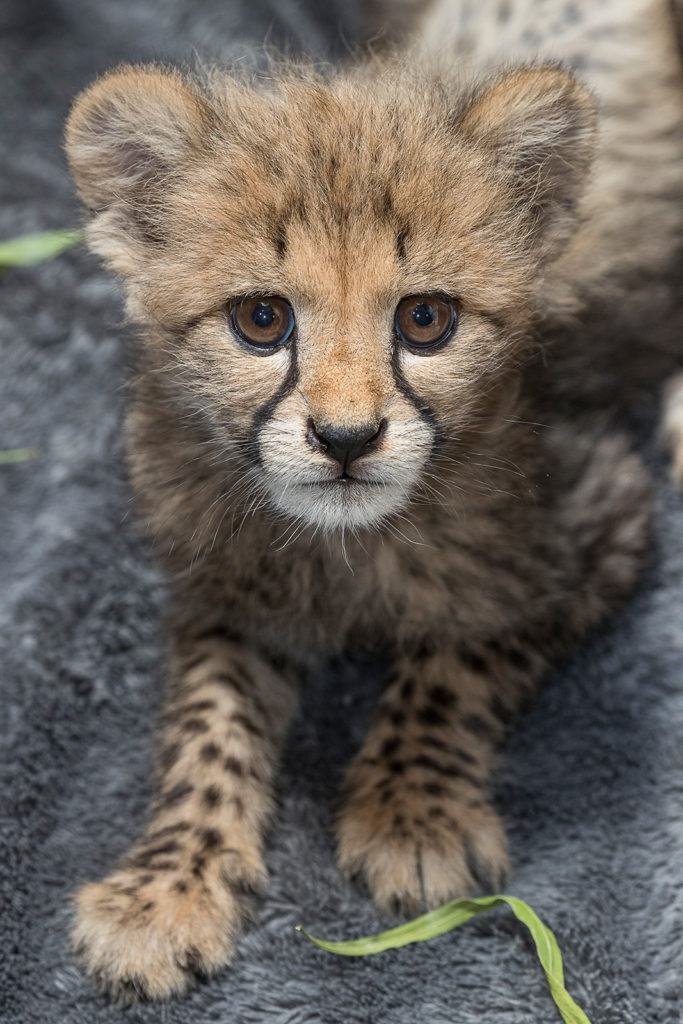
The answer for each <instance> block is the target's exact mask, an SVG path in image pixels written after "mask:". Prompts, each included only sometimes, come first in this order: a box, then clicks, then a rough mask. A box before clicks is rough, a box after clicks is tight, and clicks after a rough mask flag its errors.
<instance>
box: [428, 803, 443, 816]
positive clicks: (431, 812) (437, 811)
mask: <svg viewBox="0 0 683 1024" xmlns="http://www.w3.org/2000/svg"><path fill="white" fill-rule="evenodd" d="M427 817H428V818H445V817H446V812H445V811H444V809H443V807H439V805H438V804H435V805H434V806H433V807H428V808H427Z"/></svg>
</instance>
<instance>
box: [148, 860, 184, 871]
mask: <svg viewBox="0 0 683 1024" xmlns="http://www.w3.org/2000/svg"><path fill="white" fill-rule="evenodd" d="M150 867H151V868H153V870H154V871H177V870H178V861H176V860H155V861H154V864H151V865H150Z"/></svg>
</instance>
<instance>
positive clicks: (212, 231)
mask: <svg viewBox="0 0 683 1024" xmlns="http://www.w3.org/2000/svg"><path fill="white" fill-rule="evenodd" d="M593 135H594V106H593V102H592V100H591V97H590V96H589V95H588V94H587V92H586V91H585V90H584V89H583V88H582V87H581V86H580V85H578V84H577V83H576V81H575V80H574V79H573V78H572V77H571V76H570V75H568V74H566V73H565V72H563V71H562V70H560V69H558V68H556V67H552V66H541V67H529V68H522V69H517V70H513V71H511V72H509V73H507V74H504V75H503V76H502V77H499V78H498V79H495V80H493V81H488V82H486V83H484V84H481V85H479V86H473V85H472V84H471V83H470V85H469V86H468V88H467V89H463V88H462V87H461V86H460V85H457V84H455V83H454V82H452V81H450V80H449V77H448V74H447V73H444V74H439V75H434V74H431V73H426V72H420V71H419V70H413V71H408V70H407V69H406V68H405V67H398V66H396V67H389V66H384V67H379V68H378V67H374V66H372V65H371V66H369V67H365V68H360V69H356V70H355V71H352V72H340V73H338V74H337V75H336V76H332V77H328V78H325V79H323V78H320V77H318V76H317V75H316V74H314V73H313V72H307V71H304V72H301V71H297V72H293V71H288V70H287V69H286V68H285V69H284V70H283V71H282V72H281V73H278V74H275V75H274V77H273V78H272V79H271V80H269V81H268V82H267V83H266V84H265V85H260V86H258V87H255V86H254V85H249V84H247V83H245V82H241V81H239V80H237V79H235V78H234V77H233V76H230V75H228V74H223V73H214V74H213V75H211V76H209V78H208V79H207V80H205V81H203V82H199V81H198V80H195V79H192V78H189V77H185V76H181V75H180V74H179V73H176V72H168V71H165V70H161V69H156V68H132V67H131V68H123V69H119V70H117V71H115V72H113V73H111V74H109V75H107V76H105V77H104V78H102V79H100V80H99V81H98V82H97V83H96V84H95V85H94V86H93V87H92V88H90V89H89V90H87V91H86V92H85V93H84V94H83V95H81V96H80V97H79V98H78V100H77V101H76V104H75V106H74V108H73V111H72V114H71V117H70V120H69V124H68V129H67V151H68V155H69V159H70V162H71V166H72V169H73V172H74V175H75V178H76V181H77V183H78V186H79V189H80V192H81V195H82V197H83V199H84V201H85V203H86V205H87V207H88V209H89V211H90V214H91V217H90V223H89V230H88V237H89V242H90V245H91V247H92V248H93V249H94V250H95V251H97V252H98V253H100V254H101V255H102V256H103V257H104V258H105V260H106V261H107V262H108V263H109V265H110V266H111V267H112V268H113V269H114V270H115V271H116V272H118V273H119V274H120V275H121V276H122V277H123V279H124V281H125V285H126V292H127V298H128V309H129V313H130V315H131V317H132V318H133V319H134V320H136V321H138V322H140V323H142V324H143V325H145V326H146V328H147V329H146V331H145V339H144V342H143V343H144V344H145V345H146V346H147V347H148V349H149V351H150V352H153V353H156V356H155V358H156V365H157V366H162V365H163V366H165V367H166V369H167V370H168V373H167V375H166V378H165V379H166V386H167V388H168V391H169V395H168V398H169V410H171V409H175V410H177V414H178V415H187V416H188V418H189V417H190V414H191V416H192V417H195V418H196V420H197V421H200V422H201V423H202V425H203V429H204V431H205V433H206V434H207V435H208V437H209V438H210V439H211V445H212V446H213V447H212V450H211V459H212V462H213V465H214V466H216V465H222V466H223V468H224V471H225V473H226V476H228V477H231V478H234V477H237V478H238V479H239V480H244V481H246V482H248V483H250V484H252V485H255V487H256V488H257V490H258V491H259V493H260V495H261V497H262V499H265V500H266V501H267V502H268V503H269V505H270V507H271V508H272V509H273V510H274V511H276V512H280V513H284V514H286V515H288V516H291V517H298V518H299V519H301V520H302V521H304V522H305V523H307V524H310V525H312V526H316V527H319V528H320V529H322V530H325V531H333V530H337V529H340V528H341V529H343V528H351V529H355V528H359V527H365V526H374V525H377V524H378V523H380V522H381V521H382V520H384V519H385V518H387V517H390V516H391V515H392V514H394V513H397V512H399V511H400V509H401V508H402V507H403V506H405V505H406V504H407V503H409V502H410V501H412V500H414V499H415V498H416V497H417V496H418V495H420V494H422V496H423V497H424V496H425V494H427V493H428V490H429V488H430V486H431V484H430V481H432V482H433V480H434V478H435V477H438V478H440V477H441V476H442V475H443V474H444V473H446V472H447V471H448V467H449V466H451V467H452V466H456V467H457V465H458V463H459V461H460V459H459V456H462V452H463V450H464V447H463V446H467V445H469V446H470V447H473V443H474V442H473V437H474V438H476V435H477V432H481V431H485V430H487V429H489V430H490V427H491V420H492V417H495V416H496V415H500V410H501V408H502V405H501V403H503V404H504V402H505V400H506V395H508V396H509V394H510V393H511V392H512V391H513V390H514V384H513V375H514V373H515V372H516V371H515V370H514V367H515V366H516V365H517V363H518V362H519V358H518V357H519V349H520V345H522V344H523V343H524V341H525V338H527V337H528V336H529V326H530V324H531V321H532V319H533V317H534V316H535V315H536V314H537V312H538V310H539V305H540V304H542V302H543V301H545V300H544V298H543V296H541V288H542V287H546V288H547V285H543V282H544V281H547V279H548V274H547V270H546V268H547V266H548V264H549V262H550V261H552V260H553V259H554V258H555V257H556V256H557V255H558V254H559V252H560V251H561V250H562V248H563V246H564V245H565V243H566V242H567V240H568V238H569V237H570V235H571V233H572V231H573V229H574V224H575V221H576V219H577V218H576V211H577V205H578V201H579V197H580V193H581V190H582V186H583V183H584V180H585V177H586V174H587V170H588V167H589V164H590V160H591V152H592V143H593ZM170 414H171V413H170Z"/></svg>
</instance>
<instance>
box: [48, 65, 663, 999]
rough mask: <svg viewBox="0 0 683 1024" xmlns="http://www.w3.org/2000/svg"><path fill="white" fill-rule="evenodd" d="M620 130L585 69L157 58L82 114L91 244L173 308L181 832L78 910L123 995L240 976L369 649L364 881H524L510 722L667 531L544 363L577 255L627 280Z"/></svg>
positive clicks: (143, 425)
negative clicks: (556, 407)
mask: <svg viewBox="0 0 683 1024" xmlns="http://www.w3.org/2000/svg"><path fill="white" fill-rule="evenodd" d="M595 145H596V112H595V104H594V100H593V98H592V95H591V94H590V93H589V92H588V91H587V90H586V88H584V87H583V86H582V85H581V84H579V82H578V81H577V80H576V79H575V78H574V77H573V76H572V74H571V73H569V72H567V71H565V70H562V69H560V68H559V67H558V66H555V65H536V66H533V65H526V66H520V67H516V68H510V69H508V70H507V71H505V72H504V73H501V74H498V75H492V76H486V77H484V78H483V79H481V80H475V79H468V80H467V81H463V80H461V79H460V78H458V77H457V76H456V75H454V74H453V72H452V71H451V70H449V68H448V65H447V64H446V65H444V68H442V69H441V70H439V71H438V73H437V72H436V71H435V69H434V68H433V67H432V66H428V65H426V64H425V63H424V62H420V61H416V62H415V63H414V64H411V63H410V62H407V61H406V60H405V59H400V60H398V61H394V60H392V59H387V60H383V59H382V60H374V61H370V62H369V63H368V64H366V65H364V66H361V67H356V68H353V69H351V70H342V71H338V72H335V73H330V74H327V75H324V76H321V75H319V74H318V73H317V72H313V71H309V70H297V71H294V70H292V69H291V68H288V67H287V66H285V67H283V68H282V69H281V70H280V71H278V70H275V71H274V72H273V73H272V76H271V77H270V78H269V80H268V81H264V80H263V79H261V80H260V81H259V82H258V83H257V84H253V83H251V84H250V83H248V82H246V81H242V80H240V79H239V78H237V77H235V76H234V75H231V74H227V73H221V72H214V73H212V74H211V75H210V76H208V77H207V78H204V79H200V78H199V77H191V76H189V75H186V74H181V73H179V72H176V71H168V70H163V69H160V68H156V67H124V68H120V69H118V70H116V71H115V72H113V73H111V74H109V75H106V76H105V77H104V78H102V79H100V80H99V81H98V82H96V83H95V85H93V86H92V87H91V88H90V89H88V90H87V91H86V92H85V93H83V94H82V95H81V96H80V97H79V98H78V100H77V101H76V104H75V106H74V108H73V111H72V114H71V117H70V120H69V124H68V132H67V149H68V155H69V159H70V162H71V167H72V169H73V173H74V176H75V178H76V181H77V184H78V188H79V190H80V193H81V195H82V198H83V201H84V203H85V205H86V207H87V210H88V218H89V226H88V239H89V243H90V245H91V247H92V249H93V250H94V251H95V252H97V253H99V254H100V255H101V256H102V257H103V258H104V259H105V261H106V262H107V264H108V265H109V266H110V267H111V268H112V269H113V270H114V271H115V272H116V273H117V274H119V275H120V276H121V277H122V279H123V281H124V283H125V288H126V295H127V304H128V312H129V315H130V318H131V320H133V321H134V322H136V323H137V324H139V325H140V326H141V327H142V331H141V338H140V344H139V351H138V361H139V374H138V375H137V376H136V378H135V381H134V384H133V399H132V403H131V407H130V410H129V414H128V423H127V437H128V456H129V464H130V473H131V478H132V484H133V487H134V490H135V492H136V495H137V499H138V505H139V510H140V514H141V517H142V519H143V521H144V522H145V524H146V526H147V528H148V530H149V533H150V536H151V538H152V539H153V542H154V545H155V549H156V552H157V555H158V558H159V560H160V561H161V563H162V565H163V566H164V567H165V569H166V571H167V573H168V577H169V580H170V581H171V584H170V585H171V587H172V611H171V615H170V622H169V630H168V636H169V648H170V650H169V667H168V674H169V694H168V702H167V706H166V708H165V712H164V714H163V716H162V719H161V731H160V736H159V744H158V764H157V770H158V775H157V789H156V795H155V797H154V800H153V804H152V807H151V811H150V818H149V824H148V826H147V828H146V829H145V831H144V833H143V834H142V835H141V837H140V838H139V839H138V841H137V842H136V843H135V844H134V846H133V847H132V849H131V850H130V852H129V853H128V854H127V855H126V857H125V858H124V859H123V861H122V862H121V863H120V864H119V866H118V867H117V868H116V869H115V870H114V871H113V873H112V874H111V875H110V876H109V877H108V878H105V879H104V880H102V881H99V882H92V883H90V884H88V885H86V886H85V887H84V888H82V889H81V890H80V892H79V893H78V895H77V920H76V925H75V932H74V942H75V946H76V949H77V950H78V952H79V954H80V955H81V956H82V958H83V959H84V962H85V964H86V966H87V969H88V971H89V972H91V973H92V975H93V976H95V977H96V978H97V979H98V980H99V982H100V983H101V984H102V985H103V987H104V988H105V989H107V990H108V991H110V992H111V993H112V994H114V995H115V996H117V997H119V998H122V999H127V998H134V997H135V996H136V995H139V994H142V995H144V996H146V997H150V998H161V997H167V996H169V995H171V994H173V993H180V992H182V991H183V990H185V989H186V988H187V986H188V985H189V984H190V983H191V981H192V979H193V977H194V974H195V972H201V973H207V972H212V971H215V970H216V969H218V968H219V967H221V966H222V965H224V964H225V963H227V962H228V961H229V959H230V956H231V952H232V948H233V944H234V941H235V936H236V934H237V931H238V929H239V927H240V923H241V921H242V919H243V916H244V913H245V900H246V899H247V897H248V896H249V894H250V893H252V892H253V891H254V890H261V889H262V887H263V886H264V884H265V881H266V870H265V867H264V862H263V837H264V830H265V828H266V826H267V824H268V820H269V817H270V815H271V812H272V809H273V796H272V787H273V773H274V771H275V767H276V763H277V759H278V752H279V751H280V749H281V746H282V743H283V741H284V739H285V736H286V732H287V727H288V722H289V719H290V716H291V714H292V711H293V709H294V707H295V704H296V700H297V690H298V680H299V679H300V678H303V676H304V675H305V674H306V673H308V672H310V671H311V668H312V667H314V666H315V665H316V664H318V663H319V662H320V660H321V659H323V658H326V657H328V656H329V655H330V654H332V653H335V652H340V651H343V650H344V649H347V648H349V647H350V646H351V645H352V644H353V645H362V646H365V647H368V646H370V647H374V648H375V649H381V650H382V652H383V653H384V654H386V655H387V657H388V659H389V661H390V668H389V672H388V678H387V682H386V688H385V690H384V692H383V695H382V697H381V699H380V701H379V706H378V708H377V712H376V716H375V720H374V723H373V724H372V727H371V728H370V731H369V733H368V735H367V738H366V740H365V742H364V744H363V746H362V748H361V749H360V750H359V751H358V753H357V755H356V757H355V758H354V760H353V762H352V764H351V765H350V767H349V769H348V774H347V777H346V783H345V802H344V806H343V810H342V812H341V815H340V817H339V820H338V825H337V831H338V841H339V863H340V867H341V869H342V870H343V871H344V872H345V873H346V874H347V875H349V876H357V875H360V876H362V877H363V878H364V879H365V881H366V882H367V884H368V886H369V888H370V891H371V892H372V895H373V897H374V899H375V900H376V901H377V904H378V905H379V906H380V907H381V908H384V909H386V910H390V911H397V910H398V911H399V912H401V913H413V912H415V911H417V910H419V909H420V908H423V907H425V906H426V907H434V906H437V905H438V904H440V903H442V902H443V901H445V900H447V899H449V898H452V897H454V896H460V895H463V894H466V893H469V892H471V891H472V889H473V888H474V887H475V886H476V885H480V886H483V887H485V888H486V889H493V890H496V889H498V887H499V886H500V885H501V883H502V880H503V878H504V877H505V874H506V871H507V869H508V857H507V853H506V842H505V833H504V829H503V826H502V823H501V820H500V818H499V816H498V814H497V813H496V811H495V810H494V808H493V807H492V805H491V803H490V801H489V797H488V795H487V791H488V787H489V778H490V772H491V768H492V763H493V761H494V758H495V755H496V751H497V748H498V747H499V744H500V743H501V740H502V739H503V734H504V728H505V722H506V720H507V719H508V718H509V716H510V715H512V714H513V713H514V712H515V710H516V709H517V708H518V706H519V705H520V703H521V702H523V701H524V700H526V699H527V698H529V697H530V696H531V695H532V694H533V692H534V691H535V689H536V687H537V685H538V683H539V680H540V679H541V677H542V676H543V674H544V672H545V671H546V669H547V668H548V666H549V664H550V663H551V662H552V661H553V659H556V658H557V657H558V656H561V655H562V654H563V653H564V652H566V651H567V650H569V649H570V647H571V645H572V644H575V643H576V641H577V640H578V639H579V638H581V637H582V636H583V635H584V634H585V633H586V631H587V630H588V629H590V628H591V627H592V626H594V625H595V624H596V623H598V622H599V621H600V620H601V619H602V618H603V617H604V616H605V615H606V614H607V613H608V612H609V611H610V610H611V609H612V608H613V607H614V606H615V604H616V603H617V602H619V601H620V600H621V599H622V598H624V597H625V596H626V595H627V594H628V593H629V591H630V590H631V588H632V586H633V584H634V581H635V579H636V576H637V574H638V571H639V569H640V567H641V565H642V563H643V560H644V553H645V550H646V547H647V532H648V517H649V498H648V493H649V488H648V481H647V476H646V473H645V471H644V468H643V466H642V464H641V462H640V461H639V459H638V458H637V457H636V456H635V455H633V454H631V453H630V452H629V450H628V447H627V445H626V444H625V442H624V441H623V440H622V439H621V438H620V437H619V436H615V435H612V434H609V433H604V432H603V433H598V432H596V431H593V430H591V429H590V428H588V427H585V428H581V427H579V426H577V425H576V424H575V423H574V424H572V423H569V424H566V423H563V422H562V420H561V419H559V418H557V419H556V420H553V419H552V417H551V414H550V413H549V412H548V411H547V410H548V407H549V406H552V401H550V402H549V395H551V394H552V379H553V375H552V368H551V370H549V371H548V372H547V374H546V377H545V378H544V380H545V383H544V385H543V387H542V388H539V384H538V380H539V377H538V366H539V364H542V363H543V360H536V361H535V362H534V354H535V352H536V348H537V345H538V343H539V340H540V341H542V340H543V337H544V332H545V333H549V332H550V330H551V327H550V326H548V325H551V326H552V325H553V324H554V323H555V321H556V320H557V321H558V322H559V321H562V322H563V323H565V322H569V320H568V319H567V311H568V310H569V311H571V314H572V316H573V317H574V320H573V321H571V322H572V323H574V324H577V323H578V318H577V310H580V308H581V307H580V302H581V295H580V294H579V293H580V292H581V288H582V287H583V286H584V283H585V282H579V284H580V286H581V287H579V286H578V285H577V286H576V287H575V283H574V281H573V279H572V277H571V275H570V274H569V272H568V270H567V266H569V267H572V266H574V267H576V266H580V267H581V271H582V274H583V275H584V277H585V270H586V262H587V261H588V262H589V263H590V260H591V259H592V260H593V266H594V267H595V268H600V269H596V274H597V273H603V269H604V268H603V266H602V264H603V263H604V261H601V251H600V250H599V248H598V242H597V241H596V239H595V237H594V235H591V236H590V237H591V242H590V245H591V247H592V248H591V253H592V255H590V256H589V255H587V253H586V251H584V253H583V258H582V259H578V258H577V255H576V254H577V252H579V251H580V250H579V249H577V246H580V239H581V235H582V231H583V230H584V226H585V225H584V226H582V209H583V206H582V202H583V200H582V196H583V195H584V193H585V186H586V181H587V177H588V174H589V169H590V167H591V162H592V157H593V153H594V150H595ZM591 194H594V193H591ZM585 228H586V230H587V231H588V232H589V234H590V232H591V223H590V222H589V223H588V225H587V226H585ZM567 253H569V254H570V257H571V258H570V259H569V262H568V263H567V262H566V261H567ZM608 255H609V254H608ZM563 260H564V261H565V263H564V264H563ZM607 262H609V260H608V261H607ZM563 265H564V268H565V269H564V270H558V267H560V268H561V267H562V266H563ZM582 330H583V328H580V327H578V326H575V344H576V345H578V344H580V343H582V342H581V339H582V337H583V335H582ZM532 364H533V365H534V366H536V370H535V371H534V373H530V372H527V367H528V366H529V365H532ZM540 392H542V394H541V393H540ZM541 408H543V410H545V411H543V412H542V413H539V409H541ZM540 424H545V425H544V426H541V425H540Z"/></svg>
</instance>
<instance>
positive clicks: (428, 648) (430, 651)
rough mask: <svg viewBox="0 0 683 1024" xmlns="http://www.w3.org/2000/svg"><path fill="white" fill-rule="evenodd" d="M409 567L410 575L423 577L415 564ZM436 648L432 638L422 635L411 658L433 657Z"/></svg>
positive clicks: (420, 659) (417, 577)
mask: <svg viewBox="0 0 683 1024" xmlns="http://www.w3.org/2000/svg"><path fill="white" fill-rule="evenodd" d="M411 569H412V575H413V576H414V577H415V578H416V579H424V576H423V574H422V573H421V572H419V571H418V567H417V566H411ZM437 649H438V648H437V644H436V642H435V641H434V640H432V639H431V638H430V637H424V638H423V639H422V640H421V642H420V643H419V644H418V646H417V647H416V648H415V650H414V651H413V653H412V658H413V660H414V661H428V660H429V659H430V658H433V657H434V655H435V654H436V652H437Z"/></svg>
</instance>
